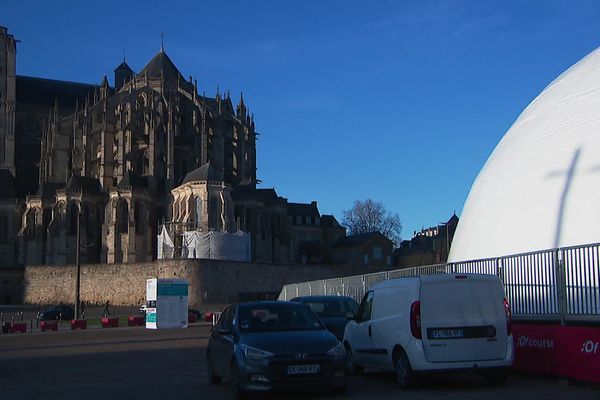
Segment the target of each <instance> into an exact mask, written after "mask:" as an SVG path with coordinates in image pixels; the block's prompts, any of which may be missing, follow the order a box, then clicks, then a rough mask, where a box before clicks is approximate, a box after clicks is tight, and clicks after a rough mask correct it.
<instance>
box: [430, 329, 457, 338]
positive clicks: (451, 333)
mask: <svg viewBox="0 0 600 400" xmlns="http://www.w3.org/2000/svg"><path fill="white" fill-rule="evenodd" d="M463 336H465V333H464V331H463V330H462V329H434V330H432V331H431V338H432V339H450V338H461V337H463Z"/></svg>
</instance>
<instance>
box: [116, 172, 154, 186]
mask: <svg viewBox="0 0 600 400" xmlns="http://www.w3.org/2000/svg"><path fill="white" fill-rule="evenodd" d="M134 187H135V188H147V187H148V180H147V179H146V178H144V177H142V176H139V175H137V174H135V173H133V172H131V171H125V174H124V175H123V179H121V181H120V182H119V184H118V185H117V188H119V189H124V188H134Z"/></svg>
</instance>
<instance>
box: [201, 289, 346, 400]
mask: <svg viewBox="0 0 600 400" xmlns="http://www.w3.org/2000/svg"><path fill="white" fill-rule="evenodd" d="M346 368H347V360H346V352H345V350H344V346H343V345H342V344H341V343H340V342H339V340H338V339H337V338H336V337H335V336H334V335H332V334H331V333H330V332H329V331H328V330H327V329H326V328H325V326H323V323H322V322H321V321H320V320H319V319H318V318H317V316H316V315H315V314H314V313H313V312H312V311H310V309H309V308H308V307H306V306H304V305H302V304H299V303H291V302H284V301H269V302H253V303H243V304H238V305H234V306H230V307H229V308H227V309H226V310H225V311H224V312H223V314H222V315H221V318H220V319H219V322H218V323H217V325H215V326H214V327H213V329H212V331H211V335H210V339H209V342H208V349H207V369H208V371H207V376H208V380H209V382H210V383H211V384H218V383H220V382H221V380H222V379H229V380H230V382H231V386H232V389H233V392H234V394H235V395H236V397H237V398H244V397H247V395H248V394H251V393H252V392H266V391H272V390H275V389H286V388H306V387H325V388H328V389H331V390H332V391H333V392H334V393H343V392H344V391H345V390H346Z"/></svg>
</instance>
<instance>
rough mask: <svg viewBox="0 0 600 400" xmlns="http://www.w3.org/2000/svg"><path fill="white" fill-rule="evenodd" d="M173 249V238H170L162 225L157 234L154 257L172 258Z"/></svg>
mask: <svg viewBox="0 0 600 400" xmlns="http://www.w3.org/2000/svg"><path fill="white" fill-rule="evenodd" d="M174 250H175V245H174V244H173V240H171V237H170V236H169V232H167V228H166V227H165V226H164V225H163V227H162V230H161V231H160V234H159V235H158V254H157V257H156V258H158V259H159V260H161V259H163V258H173V254H174Z"/></svg>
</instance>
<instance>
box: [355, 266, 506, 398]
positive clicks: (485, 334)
mask: <svg viewBox="0 0 600 400" xmlns="http://www.w3.org/2000/svg"><path fill="white" fill-rule="evenodd" d="M343 343H344V346H345V348H346V352H347V353H348V357H349V358H350V362H351V364H352V365H353V366H354V367H355V369H356V371H358V372H360V370H361V369H362V368H364V367H375V368H382V369H388V370H395V371H396V378H397V380H398V383H399V384H400V386H402V387H404V388H407V387H410V386H412V385H413V383H414V382H415V375H416V374H418V373H424V372H432V371H441V370H468V369H476V370H477V371H482V372H484V373H485V374H486V375H487V377H488V378H489V379H490V380H491V381H492V382H493V383H498V384H500V383H503V382H504V381H505V380H506V376H507V373H508V368H509V367H510V366H511V365H512V363H513V356H514V349H513V342H512V332H511V320H510V309H509V306H508V303H507V302H506V299H505V297H504V289H503V287H502V284H501V282H500V280H499V279H498V278H497V277H495V276H492V275H478V274H444V275H433V276H421V277H413V278H400V279H392V280H388V281H383V282H379V283H377V284H375V285H374V286H373V288H372V289H371V290H369V291H368V292H367V293H366V294H365V296H364V297H363V300H362V302H361V304H360V306H359V309H358V314H357V316H356V319H355V320H354V321H351V322H349V323H348V325H346V331H345V333H344V339H343Z"/></svg>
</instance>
